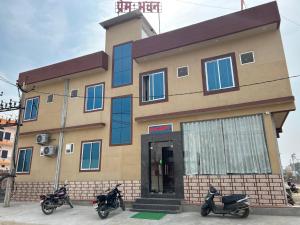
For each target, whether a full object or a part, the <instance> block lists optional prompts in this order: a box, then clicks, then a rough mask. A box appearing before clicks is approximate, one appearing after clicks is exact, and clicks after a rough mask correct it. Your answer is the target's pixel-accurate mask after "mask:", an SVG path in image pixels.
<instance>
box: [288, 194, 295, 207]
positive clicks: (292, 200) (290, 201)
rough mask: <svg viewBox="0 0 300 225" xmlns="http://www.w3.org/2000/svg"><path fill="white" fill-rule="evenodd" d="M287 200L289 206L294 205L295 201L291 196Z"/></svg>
mask: <svg viewBox="0 0 300 225" xmlns="http://www.w3.org/2000/svg"><path fill="white" fill-rule="evenodd" d="M287 200H288V203H289V204H290V205H295V201H294V199H293V198H292V197H291V196H287Z"/></svg>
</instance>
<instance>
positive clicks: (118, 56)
mask: <svg viewBox="0 0 300 225" xmlns="http://www.w3.org/2000/svg"><path fill="white" fill-rule="evenodd" d="M113 57H114V58H113V67H114V68H113V80H112V86H113V87H119V86H123V85H128V84H131V83H132V43H126V44H122V45H118V46H115V47H114V52H113Z"/></svg>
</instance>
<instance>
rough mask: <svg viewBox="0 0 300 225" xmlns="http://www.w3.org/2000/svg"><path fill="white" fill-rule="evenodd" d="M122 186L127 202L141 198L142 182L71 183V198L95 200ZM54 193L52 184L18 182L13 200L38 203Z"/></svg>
mask: <svg viewBox="0 0 300 225" xmlns="http://www.w3.org/2000/svg"><path fill="white" fill-rule="evenodd" d="M117 183H118V184H122V185H121V186H120V187H119V190H121V191H122V195H123V196H124V200H125V201H134V200H135V199H136V198H138V197H140V196H141V183H140V181H135V180H134V181H69V182H68V184H69V186H68V189H69V192H68V193H69V196H70V198H71V199H72V200H93V199H94V198H95V196H97V195H99V194H101V193H104V191H105V190H106V189H108V188H112V187H114V186H115V185H116V184H117ZM52 192H53V183H51V182H16V183H15V187H14V193H13V199H14V200H16V201H38V200H39V197H40V195H42V194H48V193H52Z"/></svg>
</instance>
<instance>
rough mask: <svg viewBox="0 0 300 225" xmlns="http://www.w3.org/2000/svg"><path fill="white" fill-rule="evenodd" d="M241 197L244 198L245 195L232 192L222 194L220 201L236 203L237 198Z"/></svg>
mask: <svg viewBox="0 0 300 225" xmlns="http://www.w3.org/2000/svg"><path fill="white" fill-rule="evenodd" d="M243 198H246V195H241V194H234V195H228V196H223V197H222V203H224V204H233V203H236V202H237V201H238V200H241V199H243Z"/></svg>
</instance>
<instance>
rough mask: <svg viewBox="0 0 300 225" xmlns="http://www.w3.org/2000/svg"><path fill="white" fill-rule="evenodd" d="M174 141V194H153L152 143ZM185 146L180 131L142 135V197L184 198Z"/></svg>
mask: <svg viewBox="0 0 300 225" xmlns="http://www.w3.org/2000/svg"><path fill="white" fill-rule="evenodd" d="M168 141H170V142H172V143H173V154H174V165H175V167H174V176H175V177H176V179H175V193H174V194H153V193H150V163H149V162H150V152H149V150H150V143H153V142H168ZM183 175H184V167H183V146H182V133H181V132H180V131H176V132H171V133H166V134H144V135H142V136H141V197H143V198H176V199H183V197H184V187H183Z"/></svg>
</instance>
